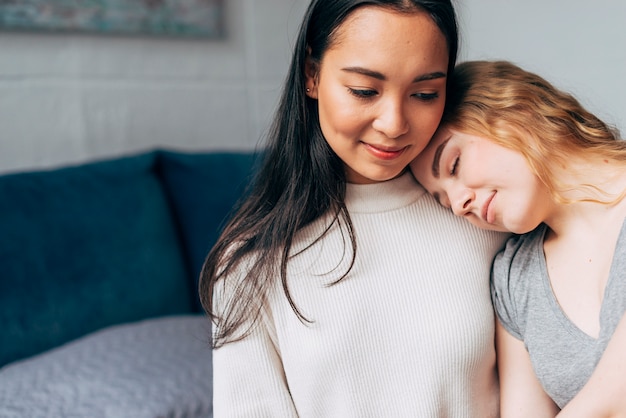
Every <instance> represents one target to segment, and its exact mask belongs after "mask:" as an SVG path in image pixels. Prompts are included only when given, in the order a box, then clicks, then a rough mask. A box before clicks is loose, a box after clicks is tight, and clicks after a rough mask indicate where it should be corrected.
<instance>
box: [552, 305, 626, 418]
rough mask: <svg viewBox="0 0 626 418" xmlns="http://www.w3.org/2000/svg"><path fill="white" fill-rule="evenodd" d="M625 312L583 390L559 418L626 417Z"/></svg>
mask: <svg viewBox="0 0 626 418" xmlns="http://www.w3.org/2000/svg"><path fill="white" fill-rule="evenodd" d="M625 352H626V315H624V316H623V317H622V319H621V320H620V322H619V324H618V325H617V328H616V329H615V333H614V334H613V337H612V338H611V341H609V344H608V345H607V347H606V350H605V351H604V354H603V355H602V358H600V361H599V362H598V365H597V366H596V368H595V370H594V371H593V373H592V374H591V377H590V378H589V381H587V383H586V384H585V386H583V388H582V389H581V391H580V392H578V394H577V395H576V396H575V397H574V399H572V400H571V401H570V402H569V403H568V404H567V405H566V406H565V408H563V411H562V412H561V413H560V414H559V415H558V418H578V417H586V418H605V417H606V418H609V417H610V418H618V417H620V418H621V417H626V355H624V353H625Z"/></svg>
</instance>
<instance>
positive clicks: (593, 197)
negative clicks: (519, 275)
mask: <svg viewBox="0 0 626 418" xmlns="http://www.w3.org/2000/svg"><path fill="white" fill-rule="evenodd" d="M560 177H561V179H560V181H561V183H562V184H563V185H565V190H564V192H563V193H562V196H563V197H564V198H566V199H567V200H569V201H570V202H571V203H556V204H555V206H554V210H553V211H552V213H551V214H550V215H549V216H548V217H547V219H545V221H544V222H545V223H546V224H547V225H548V226H549V227H550V229H551V230H552V231H553V232H554V234H556V235H569V234H570V231H571V230H573V229H576V230H577V231H580V232H585V231H588V230H597V229H598V227H601V226H602V225H603V224H606V225H607V226H609V225H613V224H614V223H615V222H618V223H619V224H620V225H621V223H622V221H623V220H624V218H625V217H626V198H625V195H626V164H624V163H623V162H608V161H604V160H603V161H601V162H599V163H593V162H584V163H582V164H576V165H571V166H569V167H568V168H567V169H565V170H564V171H563V175H562V176H560Z"/></svg>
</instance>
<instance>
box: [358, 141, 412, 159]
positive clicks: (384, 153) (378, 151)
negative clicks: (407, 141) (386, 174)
mask: <svg viewBox="0 0 626 418" xmlns="http://www.w3.org/2000/svg"><path fill="white" fill-rule="evenodd" d="M363 145H365V147H366V148H367V150H368V151H369V152H370V153H371V154H373V155H374V156H375V157H377V158H380V159H382V160H393V159H395V158H398V157H399V156H401V155H402V154H404V151H405V150H406V149H407V147H404V148H400V149H392V148H381V147H377V146H374V145H370V144H367V143H365V142H363Z"/></svg>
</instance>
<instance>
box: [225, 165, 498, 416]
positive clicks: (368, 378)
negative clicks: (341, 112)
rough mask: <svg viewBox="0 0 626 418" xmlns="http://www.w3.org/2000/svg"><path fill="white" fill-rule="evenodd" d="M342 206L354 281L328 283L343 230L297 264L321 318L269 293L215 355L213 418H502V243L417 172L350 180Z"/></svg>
mask: <svg viewBox="0 0 626 418" xmlns="http://www.w3.org/2000/svg"><path fill="white" fill-rule="evenodd" d="M346 202H347V205H348V208H349V210H350V213H351V216H352V220H353V222H354V227H355V231H356V236H357V260H356V264H355V265H354V267H353V269H352V271H351V273H350V274H349V276H348V277H346V278H345V279H344V280H343V281H341V282H339V284H337V285H334V286H327V284H328V283H329V282H331V281H332V280H333V279H334V278H336V274H337V272H338V271H339V272H341V271H343V270H342V266H344V264H341V259H342V256H343V254H344V251H345V248H344V239H343V238H342V236H341V234H340V233H339V231H338V230H337V229H336V228H335V229H334V230H333V232H332V233H331V235H330V236H328V237H327V238H325V239H324V240H323V241H322V242H321V243H319V244H316V245H315V246H314V247H313V248H311V249H309V250H307V251H305V252H303V253H302V254H300V255H298V256H296V257H294V258H293V259H292V260H291V262H290V266H289V285H290V289H291V291H292V294H293V297H294V299H295V302H296V304H297V306H298V307H299V308H300V309H301V312H302V313H303V314H304V315H305V316H306V317H307V318H308V319H310V320H311V321H314V322H313V323H311V324H303V323H302V322H300V321H299V320H298V318H297V317H296V315H295V314H294V313H293V311H292V310H291V308H290V307H289V304H288V303H287V301H286V299H285V297H284V295H283V293H282V290H280V289H279V290H277V291H276V292H274V294H273V295H271V297H270V300H269V306H268V311H267V315H266V316H265V317H264V319H263V321H262V322H261V323H260V325H259V326H258V327H256V329H255V331H254V333H253V334H251V335H250V336H248V337H247V338H245V339H244V340H242V341H239V342H235V343H230V344H227V345H225V346H223V347H222V348H219V349H217V350H215V351H214V353H213V366H214V383H213V384H214V414H215V418H224V417H263V418H273V417H277V418H282V417H296V416H299V417H302V418H324V417H338V418H350V417H355V418H356V417H358V418H364V417H376V418H393V417H425V418H434V417H441V418H443V417H472V418H490V417H496V416H497V404H498V397H497V396H498V389H497V380H496V374H495V369H494V367H495V352H494V341H493V332H494V317H493V311H492V306H491V302H490V296H489V269H490V264H491V260H492V258H493V256H494V255H495V253H496V251H497V249H499V248H500V247H501V246H502V244H503V242H504V239H505V238H506V236H505V235H504V234H497V233H492V232H487V231H481V230H478V229H476V228H474V227H472V226H471V225H469V223H468V222H466V221H465V220H463V219H460V218H456V217H454V216H453V215H452V213H451V212H450V211H448V210H445V209H444V208H442V207H440V206H439V205H438V204H437V203H436V202H435V201H434V199H433V198H432V197H431V196H430V195H428V194H427V193H425V192H424V190H423V189H422V188H421V187H420V186H419V185H418V184H417V183H416V182H415V181H414V180H413V177H412V176H411V175H410V174H406V175H404V176H402V177H400V178H398V179H395V180H392V181H388V182H384V183H379V184H373V185H349V186H348V190H347V196H346ZM321 227H322V221H320V222H318V223H316V224H315V225H313V226H311V227H310V228H307V229H306V230H304V231H302V234H301V236H300V239H299V242H298V243H297V245H296V248H299V247H302V246H303V245H306V244H307V243H308V242H310V239H311V237H313V236H317V233H318V232H319V231H320V228H321ZM346 245H347V243H346ZM347 254H349V252H347ZM345 258H347V257H344V259H345ZM338 264H340V267H339V269H338V270H337V269H335V270H334V271H333V268H335V267H337V265H338Z"/></svg>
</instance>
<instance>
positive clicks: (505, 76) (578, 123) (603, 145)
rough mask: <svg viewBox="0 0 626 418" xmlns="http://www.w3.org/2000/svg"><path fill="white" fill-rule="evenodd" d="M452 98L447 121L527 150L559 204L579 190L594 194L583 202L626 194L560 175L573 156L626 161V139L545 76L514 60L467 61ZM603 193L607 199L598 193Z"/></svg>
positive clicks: (609, 200) (454, 81)
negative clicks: (525, 67)
mask: <svg viewBox="0 0 626 418" xmlns="http://www.w3.org/2000/svg"><path fill="white" fill-rule="evenodd" d="M447 100H448V102H447V105H446V112H445V115H444V119H443V122H442V123H443V124H446V126H448V127H449V128H452V129H454V130H457V131H460V132H465V133H469V134H473V135H477V136H481V137H484V138H487V139H490V140H492V141H493V142H495V143H497V144H499V145H501V146H503V147H506V148H509V149H512V150H515V151H517V152H519V153H520V154H522V155H523V156H524V157H525V159H526V161H527V162H528V164H529V166H530V167H531V169H532V170H533V171H534V173H535V174H536V175H537V177H538V178H539V179H540V180H541V181H542V182H543V183H544V184H545V185H546V187H547V188H548V190H549V191H550V193H551V194H552V196H553V198H554V199H555V200H556V201H557V202H560V203H571V202H572V201H574V200H572V199H569V198H567V197H565V195H564V192H566V191H571V190H574V189H580V190H584V189H587V190H588V191H589V192H591V193H588V194H587V196H588V197H587V198H583V199H576V200H578V201H580V200H584V201H593V202H599V203H606V204H612V203H616V202H617V201H619V200H621V198H623V197H624V195H625V194H626V191H624V192H622V194H621V195H620V196H618V197H615V195H610V194H608V193H606V192H604V191H602V190H601V189H600V188H599V187H598V186H596V185H592V184H587V183H578V184H570V183H565V182H563V181H562V180H561V179H560V177H559V176H558V175H556V170H557V169H558V168H561V169H566V168H567V169H569V168H568V166H569V164H568V163H569V162H571V161H573V160H578V161H591V162H594V161H604V160H607V161H625V162H626V141H623V140H621V139H620V136H619V132H618V131H617V129H616V128H614V127H612V126H609V125H608V124H606V123H605V122H603V121H602V120H600V119H599V118H598V117H596V116H595V115H593V114H592V113H591V112H589V111H588V110H586V109H585V108H584V107H583V106H582V105H581V104H580V103H579V102H578V100H577V99H576V98H574V96H572V95H571V94H569V93H566V92H563V91H561V90H559V89H557V88H556V87H554V86H553V85H552V84H551V83H549V82H548V81H546V80H545V79H544V78H542V77H540V76H539V75H537V74H534V73H531V72H528V71H526V70H523V69H522V68H520V67H518V66H517V65H515V64H513V63H511V62H508V61H467V62H464V63H460V64H458V65H457V66H456V68H455V70H454V73H453V75H452V79H451V80H450V90H449V91H448V99H447ZM598 193H599V194H601V195H603V196H605V197H606V198H604V199H599V198H597V197H594V196H597V195H598Z"/></svg>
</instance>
